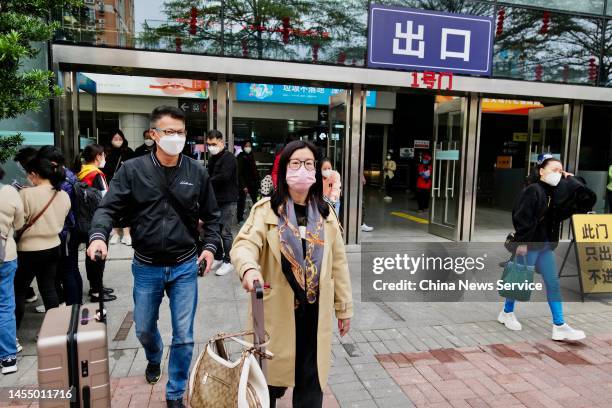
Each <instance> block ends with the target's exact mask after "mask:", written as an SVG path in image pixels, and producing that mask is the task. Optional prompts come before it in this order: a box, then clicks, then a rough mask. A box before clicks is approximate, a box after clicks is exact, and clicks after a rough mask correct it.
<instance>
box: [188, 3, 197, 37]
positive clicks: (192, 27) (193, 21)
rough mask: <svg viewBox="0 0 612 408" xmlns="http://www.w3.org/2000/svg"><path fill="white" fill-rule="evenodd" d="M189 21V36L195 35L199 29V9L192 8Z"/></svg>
mask: <svg viewBox="0 0 612 408" xmlns="http://www.w3.org/2000/svg"><path fill="white" fill-rule="evenodd" d="M190 16H191V17H190V19H189V34H191V35H195V34H196V30H197V28H198V9H197V8H195V7H192V8H191V12H190Z"/></svg>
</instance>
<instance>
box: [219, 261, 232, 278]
mask: <svg viewBox="0 0 612 408" xmlns="http://www.w3.org/2000/svg"><path fill="white" fill-rule="evenodd" d="M233 271H234V267H233V266H232V264H231V263H229V262H224V263H223V265H221V267H220V268H219V269H217V271H216V272H215V275H217V276H223V275H227V274H228V273H230V272H233Z"/></svg>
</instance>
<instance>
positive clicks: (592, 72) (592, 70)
mask: <svg viewBox="0 0 612 408" xmlns="http://www.w3.org/2000/svg"><path fill="white" fill-rule="evenodd" d="M589 81H591V82H596V81H597V64H596V63H595V57H591V58H589Z"/></svg>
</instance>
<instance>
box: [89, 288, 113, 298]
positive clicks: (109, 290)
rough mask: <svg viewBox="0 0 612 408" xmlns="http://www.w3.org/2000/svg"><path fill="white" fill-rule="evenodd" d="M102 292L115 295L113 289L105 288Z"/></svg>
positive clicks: (91, 292) (90, 292) (90, 293)
mask: <svg viewBox="0 0 612 408" xmlns="http://www.w3.org/2000/svg"><path fill="white" fill-rule="evenodd" d="M102 292H104V293H109V294H110V293H114V292H115V289H113V288H103V289H102ZM91 295H93V291H92V290H91V289H89V296H91Z"/></svg>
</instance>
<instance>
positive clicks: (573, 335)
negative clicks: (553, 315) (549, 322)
mask: <svg viewBox="0 0 612 408" xmlns="http://www.w3.org/2000/svg"><path fill="white" fill-rule="evenodd" d="M585 337H586V335H585V334H584V332H583V331H582V330H576V329H572V328H571V327H570V325H569V324H567V323H564V324H562V325H561V326H557V325H556V324H553V329H552V339H553V340H557V341H562V340H570V341H576V340H582V339H584V338H585Z"/></svg>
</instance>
